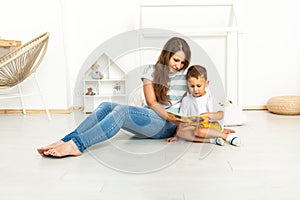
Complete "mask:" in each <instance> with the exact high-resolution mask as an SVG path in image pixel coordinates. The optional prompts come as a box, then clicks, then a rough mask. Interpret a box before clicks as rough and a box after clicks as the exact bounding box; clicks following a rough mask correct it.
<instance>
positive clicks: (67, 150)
mask: <svg viewBox="0 0 300 200" xmlns="http://www.w3.org/2000/svg"><path fill="white" fill-rule="evenodd" d="M44 155H45V156H54V157H65V156H80V155H82V152H81V151H79V149H78V147H77V146H76V144H75V143H74V142H73V140H70V141H68V142H64V143H63V144H61V145H59V146H56V147H54V148H51V149H49V150H48V151H45V152H44Z"/></svg>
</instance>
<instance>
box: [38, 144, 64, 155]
mask: <svg viewBox="0 0 300 200" xmlns="http://www.w3.org/2000/svg"><path fill="white" fill-rule="evenodd" d="M63 143H64V142H63V141H62V140H59V141H57V142H54V143H52V144H49V145H47V146H44V147H39V148H37V151H38V153H39V154H40V155H41V156H46V155H45V154H44V152H46V151H48V150H49V149H53V148H55V147H57V146H59V145H61V144H63Z"/></svg>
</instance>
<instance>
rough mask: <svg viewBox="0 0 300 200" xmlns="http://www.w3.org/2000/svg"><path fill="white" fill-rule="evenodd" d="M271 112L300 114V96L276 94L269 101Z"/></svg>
mask: <svg viewBox="0 0 300 200" xmlns="http://www.w3.org/2000/svg"><path fill="white" fill-rule="evenodd" d="M267 108H268V110H269V111H270V112H272V113H275V114H281V115H299V114H300V96H276V97H272V98H270V99H269V100H268V102H267Z"/></svg>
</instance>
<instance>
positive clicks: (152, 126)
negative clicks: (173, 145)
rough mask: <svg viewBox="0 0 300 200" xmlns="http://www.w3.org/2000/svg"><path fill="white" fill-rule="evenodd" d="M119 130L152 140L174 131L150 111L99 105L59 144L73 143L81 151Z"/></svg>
mask: <svg viewBox="0 0 300 200" xmlns="http://www.w3.org/2000/svg"><path fill="white" fill-rule="evenodd" d="M121 128H122V129H124V130H126V131H129V132H131V133H134V134H138V135H143V136H146V137H148V138H154V139H163V138H168V137H171V136H173V135H174V133H175V131H176V125H175V124H173V123H172V122H169V121H167V120H165V119H163V118H162V117H160V116H159V115H158V114H157V113H156V112H155V111H153V110H152V109H149V108H141V107H134V106H128V105H120V104H116V103H111V102H103V103H101V104H100V105H99V107H98V108H97V109H96V110H95V111H94V112H93V113H91V114H90V115H89V116H88V117H87V118H86V119H85V120H84V121H83V122H81V124H80V125H79V126H78V127H77V128H76V129H75V130H74V131H73V132H71V133H70V134H68V135H66V136H65V137H64V138H62V141H64V142H67V141H69V140H73V141H74V143H75V144H76V146H77V147H78V149H79V150H80V151H81V152H83V151H84V150H85V149H86V148H88V147H90V146H91V145H93V144H96V143H99V142H102V141H105V140H107V139H109V138H111V137H113V136H114V135H116V134H117V133H118V132H119V130H120V129H121Z"/></svg>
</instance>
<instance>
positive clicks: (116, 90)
mask: <svg viewBox="0 0 300 200" xmlns="http://www.w3.org/2000/svg"><path fill="white" fill-rule="evenodd" d="M120 92H121V85H120V82H115V84H114V86H113V93H114V94H119V93H120Z"/></svg>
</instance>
